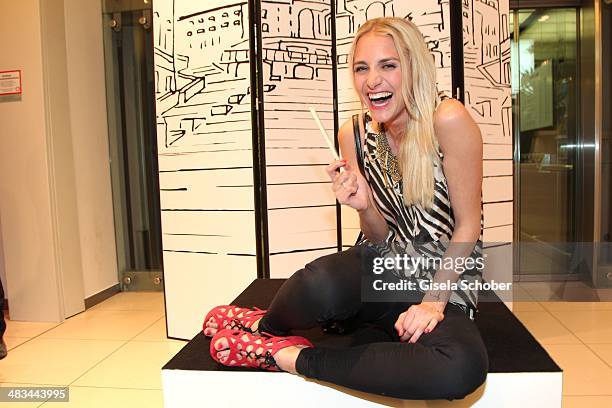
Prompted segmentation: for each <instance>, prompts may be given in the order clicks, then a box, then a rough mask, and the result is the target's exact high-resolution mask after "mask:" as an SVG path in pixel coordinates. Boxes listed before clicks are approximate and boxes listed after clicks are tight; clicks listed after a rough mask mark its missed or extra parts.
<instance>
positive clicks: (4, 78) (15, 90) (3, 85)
mask: <svg viewBox="0 0 612 408" xmlns="http://www.w3.org/2000/svg"><path fill="white" fill-rule="evenodd" d="M15 94H21V70H14V71H0V96H3V95H15Z"/></svg>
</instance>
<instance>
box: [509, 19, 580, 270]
mask: <svg viewBox="0 0 612 408" xmlns="http://www.w3.org/2000/svg"><path fill="white" fill-rule="evenodd" d="M578 28H579V26H578V12H577V9H575V8H554V9H546V8H541V9H521V10H515V11H514V13H513V19H512V21H511V30H512V32H513V35H512V37H511V39H512V48H511V51H512V56H511V57H512V98H513V116H514V124H515V126H514V139H515V140H514V145H515V162H516V167H515V168H516V169H517V173H518V174H517V175H516V177H517V179H518V188H517V190H518V191H517V193H518V196H517V204H518V211H517V218H518V219H517V220H515V223H516V227H517V228H518V237H517V238H518V242H519V253H518V268H516V269H518V275H519V276H518V277H517V278H518V280H567V279H573V278H577V277H575V276H572V272H571V271H572V265H571V263H572V252H573V251H572V244H573V243H574V242H575V241H576V225H575V224H576V223H575V220H576V217H575V212H576V208H575V207H576V202H577V200H576V194H577V188H576V186H577V178H578V172H577V161H578V154H577V153H578V148H579V143H578V129H579V123H578V118H579V112H578V106H579V105H578V100H579V99H578V98H579V94H578V89H577V82H578V81H577V78H578V77H579V76H578V70H579V64H578V55H579V54H578V42H577V33H578V32H579V31H578Z"/></svg>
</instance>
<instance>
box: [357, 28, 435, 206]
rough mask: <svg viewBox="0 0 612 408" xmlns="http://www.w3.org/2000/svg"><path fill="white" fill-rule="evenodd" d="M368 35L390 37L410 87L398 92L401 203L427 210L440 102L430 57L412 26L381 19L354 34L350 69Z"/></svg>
mask: <svg viewBox="0 0 612 408" xmlns="http://www.w3.org/2000/svg"><path fill="white" fill-rule="evenodd" d="M370 32H373V33H376V34H383V35H388V36H389V37H391V39H392V40H393V43H394V44H395V48H396V50H397V53H398V54H399V60H400V66H401V73H402V83H404V84H412V86H410V87H409V86H404V87H403V88H402V99H403V101H404V104H405V106H406V111H407V113H408V121H407V124H406V133H405V136H404V137H403V138H402V139H401V142H400V145H399V155H398V160H399V165H400V168H401V171H402V184H403V195H404V203H405V205H413V204H420V205H421V206H423V207H424V208H427V209H430V208H431V207H432V206H433V199H434V183H435V180H434V165H436V164H439V163H440V157H439V155H438V141H437V138H436V136H435V132H434V124H433V116H434V111H435V109H436V106H437V105H438V103H439V102H440V98H439V96H438V92H437V88H436V66H435V64H434V60H433V57H432V55H431V53H430V52H429V49H428V48H427V45H426V44H425V41H424V39H423V34H421V32H420V31H419V29H418V28H417V26H416V25H414V23H412V22H410V21H408V20H406V19H403V18H398V17H384V18H376V19H373V20H368V21H366V22H365V23H364V24H363V25H362V26H361V27H360V28H359V30H358V31H357V34H356V35H355V39H354V40H353V45H352V47H351V55H350V63H351V67H352V65H353V61H354V60H353V57H354V54H355V47H356V45H357V41H359V39H360V38H361V37H362V36H364V35H365V34H367V33H370Z"/></svg>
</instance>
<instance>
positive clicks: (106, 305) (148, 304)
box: [89, 292, 165, 312]
mask: <svg viewBox="0 0 612 408" xmlns="http://www.w3.org/2000/svg"><path fill="white" fill-rule="evenodd" d="M89 310H106V311H124V312H129V311H131V312H133V311H145V312H146V311H148V312H153V311H155V312H165V309H164V293H163V292H120V293H117V294H116V295H113V296H112V297H110V298H108V299H106V300H105V301H104V302H100V303H98V304H97V305H95V306H93V307H92V308H91V309H89Z"/></svg>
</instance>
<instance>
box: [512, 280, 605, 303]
mask: <svg viewBox="0 0 612 408" xmlns="http://www.w3.org/2000/svg"><path fill="white" fill-rule="evenodd" d="M521 288H523V289H524V290H525V291H526V292H527V293H529V295H531V297H532V298H533V299H534V300H537V301H543V302H544V301H573V302H580V301H582V302H592V301H597V300H599V299H600V298H599V296H598V294H597V292H596V291H595V290H593V288H591V287H590V286H589V285H586V284H585V283H583V282H521Z"/></svg>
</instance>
